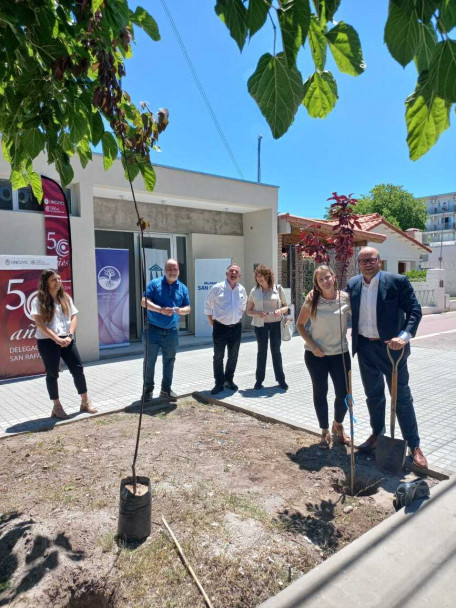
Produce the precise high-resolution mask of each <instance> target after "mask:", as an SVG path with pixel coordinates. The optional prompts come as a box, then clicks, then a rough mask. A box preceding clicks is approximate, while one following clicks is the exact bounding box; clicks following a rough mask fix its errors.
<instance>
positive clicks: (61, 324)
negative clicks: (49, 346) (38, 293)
mask: <svg viewBox="0 0 456 608" xmlns="http://www.w3.org/2000/svg"><path fill="white" fill-rule="evenodd" d="M68 297H69V298H70V296H68ZM78 312H79V311H78V309H77V308H76V306H75V305H74V304H73V300H72V299H71V298H70V313H69V314H68V315H66V314H65V313H64V312H63V311H62V307H61V306H60V304H57V305H54V316H53V317H52V319H51V320H50V322H49V323H45V325H46V327H47V328H48V329H50V330H52V331H53V332H54V333H55V334H57V335H58V336H67V335H68V334H69V333H70V327H71V317H72V316H73V315H77V314H78ZM31 313H32V315H41V313H40V305H39V302H38V297H35V298H33V300H32V306H31ZM36 339H37V340H49V336H46V335H45V334H43V333H42V332H41V331H40V330H39V329H38V327H37V328H36Z"/></svg>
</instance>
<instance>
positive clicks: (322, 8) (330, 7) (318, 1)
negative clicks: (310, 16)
mask: <svg viewBox="0 0 456 608" xmlns="http://www.w3.org/2000/svg"><path fill="white" fill-rule="evenodd" d="M313 3H314V6H315V11H316V13H317V16H318V18H319V19H321V18H322V17H323V18H324V20H325V22H327V21H332V20H333V19H334V15H335V14H336V12H337V9H338V8H339V6H340V3H341V0H313Z"/></svg>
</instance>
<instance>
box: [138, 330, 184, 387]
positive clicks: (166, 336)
mask: <svg viewBox="0 0 456 608" xmlns="http://www.w3.org/2000/svg"><path fill="white" fill-rule="evenodd" d="M143 344H144V348H145V347H146V332H145V331H144V332H143ZM178 346H179V330H178V329H162V328H161V327H157V326H156V325H151V324H150V323H149V351H148V353H147V365H146V358H144V377H145V387H146V390H153V389H154V374H155V363H156V361H157V357H158V353H159V352H160V350H161V353H162V360H163V378H162V383H161V388H162V390H163V391H169V390H170V389H171V384H172V382H173V372H174V361H175V360H176V352H177V347H178Z"/></svg>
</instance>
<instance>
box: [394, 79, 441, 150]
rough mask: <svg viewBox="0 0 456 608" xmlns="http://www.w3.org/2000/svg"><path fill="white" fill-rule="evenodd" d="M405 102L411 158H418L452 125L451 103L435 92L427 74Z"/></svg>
mask: <svg viewBox="0 0 456 608" xmlns="http://www.w3.org/2000/svg"><path fill="white" fill-rule="evenodd" d="M405 103H406V112H405V121H406V124H407V144H408V147H409V155H410V158H411V160H417V159H418V158H420V157H421V156H423V154H426V152H428V151H429V150H430V149H431V148H432V146H433V145H434V144H435V143H436V142H437V140H438V139H439V137H440V135H441V134H442V133H443V131H445V130H446V129H448V127H449V126H450V108H451V104H449V103H448V102H446V101H445V100H444V99H442V98H441V97H438V96H437V95H436V94H435V93H434V92H433V90H432V88H431V86H430V85H429V82H428V75H427V74H426V75H424V76H422V77H421V78H420V79H419V82H418V84H417V86H416V89H415V91H414V92H413V93H412V95H410V97H409V98H408V99H407V101H406V102H405Z"/></svg>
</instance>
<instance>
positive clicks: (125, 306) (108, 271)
mask: <svg viewBox="0 0 456 608" xmlns="http://www.w3.org/2000/svg"><path fill="white" fill-rule="evenodd" d="M128 255H129V251H128V249H104V248H101V247H100V248H97V249H95V259H96V264H97V299H98V340H99V344H100V348H114V347H116V346H128V344H130V308H129V291H130V281H129V268H128V263H129V259H128Z"/></svg>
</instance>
